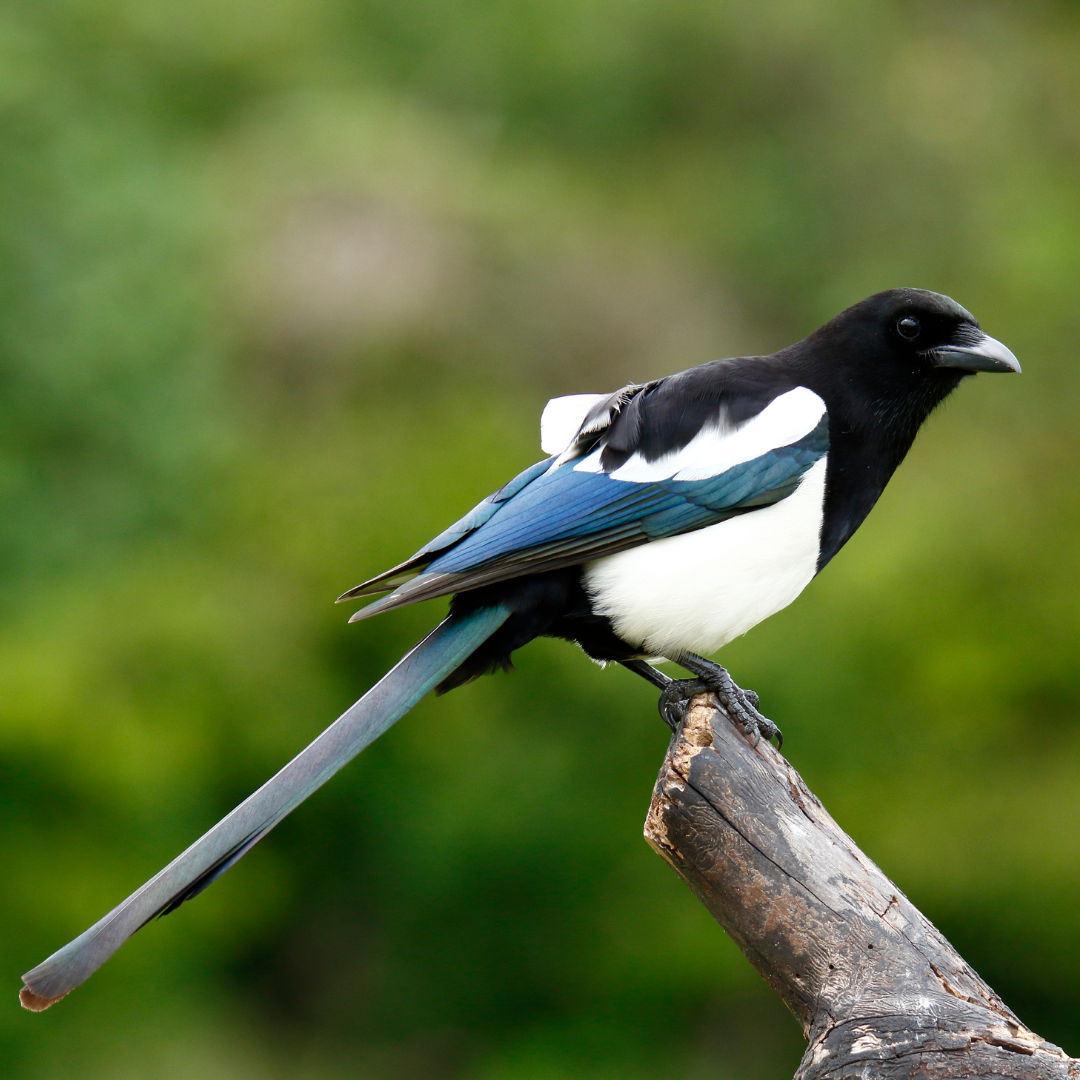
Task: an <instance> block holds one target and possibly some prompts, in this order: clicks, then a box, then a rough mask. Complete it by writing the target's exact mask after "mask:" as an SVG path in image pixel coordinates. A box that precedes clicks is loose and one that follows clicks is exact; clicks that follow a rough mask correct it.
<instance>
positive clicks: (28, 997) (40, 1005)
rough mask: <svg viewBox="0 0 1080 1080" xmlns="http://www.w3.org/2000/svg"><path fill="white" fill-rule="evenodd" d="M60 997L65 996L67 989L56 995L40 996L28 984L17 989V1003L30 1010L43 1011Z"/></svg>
mask: <svg viewBox="0 0 1080 1080" xmlns="http://www.w3.org/2000/svg"><path fill="white" fill-rule="evenodd" d="M62 997H67V991H64V993H62V994H59V995H58V996H56V997H42V996H41V995H40V994H35V993H34V991H33V990H31V989H30V987H29V986H24V987H23V988H22V989H21V990H20V991H19V1004H21V1005H22V1007H23V1008H24V1009H29V1010H30V1011H31V1012H44V1011H45V1010H46V1009H47V1008H48V1007H49V1006H50V1005H55V1004H56V1002H58V1001H59V1000H60V998H62Z"/></svg>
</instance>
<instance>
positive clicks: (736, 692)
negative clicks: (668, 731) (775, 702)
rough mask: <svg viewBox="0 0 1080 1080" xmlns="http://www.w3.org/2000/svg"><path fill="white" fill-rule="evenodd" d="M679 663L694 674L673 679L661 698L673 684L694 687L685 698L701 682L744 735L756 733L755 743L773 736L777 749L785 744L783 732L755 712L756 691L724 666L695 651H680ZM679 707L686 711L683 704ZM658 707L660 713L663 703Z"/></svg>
mask: <svg viewBox="0 0 1080 1080" xmlns="http://www.w3.org/2000/svg"><path fill="white" fill-rule="evenodd" d="M678 663H679V664H681V665H682V666H683V667H684V668H686V670H687V671H689V672H691V673H692V674H694V675H696V676H697V678H696V679H694V680H686V682H684V683H678V682H672V683H671V685H670V686H668V688H667V689H666V690H665V691H664V695H662V696H661V702H663V698H664V696H667V695H668V694H670V693H672V691H673V689H674V687H676V686H685V687H686V688H687V690H690V689H691V688H694V689H693V690H692V693H690V694H689V695H688V697H687V699H686V700H688V698H689V697H692V696H693V694H695V693H697V694H700V693H701V690H700V689H696V687H699V686H703V687H704V688H705V689H707V690H711V691H712V692H713V693H714V694H715V695H716V696H717V697H718V698H719V699H720V704H721V705H723V707H724V711H725V712H727V714H728V716H730V717H731V719H732V720H734V721H735V723H736V724H738V725H739V726H740V727H741V728H742V729H743V731H745V732H746V733H747V735H751V734H752V735H754V736H755V739H754V742H755V744H756V742H757V739H758V738H761V737H762V736H764V738H765V739H766V741H767V740H769V739H772V738H773V737H774V736H775V738H776V745H777V749H779V748H780V747H781V746H783V745H784V736H783V734H782V733H781V731H780V729H779V728H778V727H777V726H776V725H775V724H774V723H773V722H772V721H771V720H770V719H768V717H765V716H762V715H761V713H760V712H758V696H757V694H755V693H754V691H753V690H743V689H741V688H740V687H739V686H737V685H736V684H735V680H734V679H733V678H732V677H731V676H730V675H729V674H728V673H727V669H726V668H723V667H721V666H720V665H719V664H717V663H714V662H713V661H712V660H706V659H705V657H703V656H698V655H697V654H696V653H683V654H682V655H681V656H680V657H679V658H678ZM682 708H683V711H685V708H686V706H685V704H684V705H683V706H682ZM660 711H661V714H662V715H663V711H664V706H663V704H661V706H660ZM664 719H665V720H666V719H667V716H664ZM669 722H670V721H669Z"/></svg>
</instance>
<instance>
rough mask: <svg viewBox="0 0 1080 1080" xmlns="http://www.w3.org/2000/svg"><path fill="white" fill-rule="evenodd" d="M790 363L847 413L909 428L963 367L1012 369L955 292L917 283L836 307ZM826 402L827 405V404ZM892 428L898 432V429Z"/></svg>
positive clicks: (965, 371)
mask: <svg viewBox="0 0 1080 1080" xmlns="http://www.w3.org/2000/svg"><path fill="white" fill-rule="evenodd" d="M794 351H795V352H796V354H797V361H796V362H797V363H798V365H799V367H800V369H801V371H802V373H803V374H804V376H806V381H807V383H808V385H812V383H818V384H819V385H820V389H819V388H818V386H812V388H813V389H817V390H818V392H819V393H821V394H822V396H823V397H824V398H825V399H826V402H828V401H829V397H833V398H834V399H836V398H837V397H840V398H842V399H844V400H843V404H844V409H843V411H844V412H845V413H847V414H848V416H849V418H850V419H851V420H852V421H855V422H856V423H858V422H860V421H861V422H864V423H869V424H871V425H873V426H878V425H882V426H885V427H888V428H900V429H904V430H905V432H910V434H911V435H914V432H915V430H917V429H918V426H919V425H920V424H921V423H922V421H923V420H925V419H926V417H927V416H928V415H929V413H930V411H931V410H932V409H933V408H934V407H935V406H936V405H937V404H938V403H939V402H941V401H943V400H944V399H945V397H946V396H948V394H949V393H950V392H951V391H952V390H953V389H955V387H956V386H957V384H958V383H959V382H960V380H961V379H963V378H964V376H966V375H972V374H974V373H975V372H977V371H999V372H1006V371H1011V372H1019V371H1020V364H1019V363H1018V361H1017V359H1016V357H1015V356H1013V354H1012V353H1011V352H1010V351H1009V349H1007V348H1006V347H1005V346H1004V345H1002V344H1001V342H1000V341H995V340H994V339H993V338H992V337H990V336H989V335H987V334H985V333H983V331H982V330H980V329H979V324H978V323H977V322H976V321H975V317H974V316H973V315H972V314H971V313H970V312H968V311H966V310H965V309H964V308H962V307H961V306H960V305H959V304H958V303H957V302H956V301H955V300H951V299H950V298H949V297H947V296H942V295H941V294H940V293H933V292H927V291H926V290H924V289H889V290H888V291H887V292H881V293H875V295H873V296H870V297H867V299H865V300H863V301H861V302H860V303H858V304H855V305H854V306H853V307H850V308H848V309H847V310H846V311H844V312H841V314H839V315H837V316H836V318H835V319H832V320H830V321H829V322H827V323H826V324H825V325H824V326H823V327H822V328H821V329H820V330H817V331H815V332H814V333H813V334H811V335H810V336H809V337H808V338H806V339H805V340H804V341H802V342H800V343H799V345H797V346H795V347H794ZM830 409H831V406H830ZM897 434H899V432H897Z"/></svg>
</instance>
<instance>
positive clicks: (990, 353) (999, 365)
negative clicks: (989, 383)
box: [930, 330, 1020, 375]
mask: <svg viewBox="0 0 1080 1080" xmlns="http://www.w3.org/2000/svg"><path fill="white" fill-rule="evenodd" d="M930 355H931V357H932V358H933V361H934V364H935V365H936V366H937V367H946V368H961V369H962V370H963V371H1012V372H1015V373H1016V374H1017V375H1019V374H1020V361H1019V360H1017V359H1016V357H1015V356H1013V353H1012V350H1011V349H1010V348H1009V347H1008V346H1007V345H1002V343H1001V342H1000V341H998V340H996V339H995V338H992V337H990V335H989V334H984V333H983V332H982V331H981V330H975V331H974V332H973V333H972V334H971V340H970V341H968V342H965V343H964V344H963V345H942V346H941V347H940V348H937V349H934V350H933V352H932V353H931V354H930Z"/></svg>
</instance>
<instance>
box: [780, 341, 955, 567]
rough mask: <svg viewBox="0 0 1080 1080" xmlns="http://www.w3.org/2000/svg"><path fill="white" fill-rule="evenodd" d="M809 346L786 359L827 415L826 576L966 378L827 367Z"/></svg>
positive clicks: (945, 372) (947, 372) (944, 372)
mask: <svg viewBox="0 0 1080 1080" xmlns="http://www.w3.org/2000/svg"><path fill="white" fill-rule="evenodd" d="M809 340H810V339H808V341H809ZM806 344H807V342H800V343H799V345H794V346H792V347H791V348H790V349H785V350H784V353H786V354H788V355H787V356H785V357H784V359H785V360H786V361H787V362H788V363H790V364H791V365H792V367H793V368H794V369H795V370H796V371H798V373H799V380H800V382H802V383H803V384H804V385H805V386H808V387H809V388H810V389H811V390H813V391H814V392H815V393H817V394H819V395H820V396H821V398H822V400H823V401H824V402H825V406H826V408H827V409H828V414H829V464H828V468H827V471H826V474H825V505H824V516H823V520H822V525H821V550H820V554H819V556H818V565H817V568H818V570H819V571H820V570H821V569H822V568H823V567H824V566H825V564H826V563H828V561H829V560H830V559H831V558H832V557H833V556H834V555H835V554H836V553H837V552H838V551H839V550H840V549H841V548H842V547H843V546H844V544H845V543H847V541H848V539H849V538H850V537H851V535H852V533H854V532H855V530H856V529H857V528H858V527H859V526H860V525H861V524H862V523H863V520H864V519H865V518H866V515H867V514H869V513H870V511H871V510H872V509H873V507H874V504H875V503H876V502H877V500H878V498H879V496H880V495H881V493H882V491H883V490H884V489H885V485H886V484H887V483H888V482H889V479H890V477H891V476H892V474H893V473H894V472H895V471H896V467H897V466H898V465H899V464H900V462H901V461H903V460H904V457H905V455H906V454H907V452H908V450H910V449H911V444H912V443H913V442H914V441H915V436H916V435H917V434H918V431H919V428H920V426H921V425H922V423H923V421H924V420H926V418H927V417H928V416H929V415H930V413H931V412H933V410H934V409H935V408H937V406H938V405H940V404H941V402H942V401H944V400H945V398H947V397H948V396H949V394H951V393H952V391H953V390H955V389H956V387H957V386H958V385H959V383H960V380H961V379H962V378H964V373H963V372H961V371H957V370H955V369H931V370H927V369H925V368H920V369H914V368H912V369H908V370H906V371H905V370H897V369H893V370H891V371H888V370H887V371H882V369H880V368H877V369H875V368H873V367H870V366H868V365H865V364H859V365H858V366H854V365H853V366H852V367H846V366H843V365H835V366H834V365H829V366H828V367H822V366H820V365H818V364H816V363H813V362H812V357H811V356H810V355H807V354H806V353H804V352H803V350H802V348H801V347H803V346H805V345H806ZM780 355H783V354H780Z"/></svg>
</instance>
